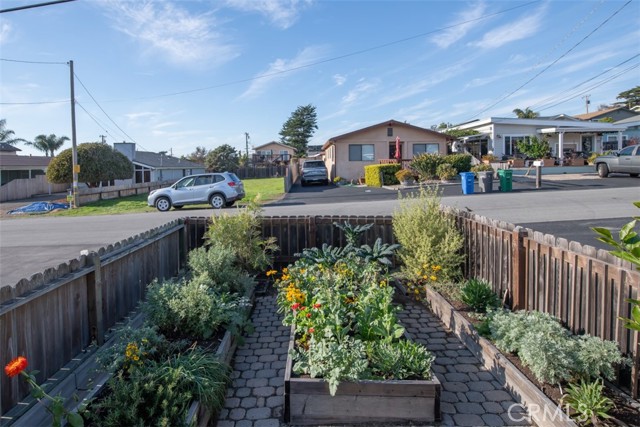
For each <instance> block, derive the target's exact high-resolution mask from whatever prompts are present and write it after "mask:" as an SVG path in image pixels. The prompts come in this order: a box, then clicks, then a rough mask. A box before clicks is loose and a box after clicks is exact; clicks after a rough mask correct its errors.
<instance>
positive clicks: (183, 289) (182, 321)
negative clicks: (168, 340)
mask: <svg viewBox="0 0 640 427" xmlns="http://www.w3.org/2000/svg"><path fill="white" fill-rule="evenodd" d="M248 304H249V303H248V301H247V300H246V298H243V297H240V296H238V295H232V294H229V293H217V292H215V291H214V290H213V289H212V288H211V287H209V286H208V285H207V284H206V283H202V281H201V280H199V279H198V278H196V279H194V280H190V281H185V280H182V281H171V280H170V281H167V282H163V283H159V282H157V281H154V282H153V283H151V284H150V285H149V287H148V290H147V301H146V302H145V303H144V304H143V311H144V312H145V313H146V315H147V317H148V319H149V322H150V323H152V324H153V325H156V326H157V327H158V329H159V330H160V331H161V332H162V333H163V334H165V335H167V336H169V337H189V338H195V339H207V338H210V337H211V336H212V335H213V334H214V332H216V331H217V330H218V328H220V326H221V325H224V324H230V323H232V322H231V321H232V320H234V319H238V317H237V316H238V313H241V312H242V309H243V308H244V307H246V306H247V305H248Z"/></svg>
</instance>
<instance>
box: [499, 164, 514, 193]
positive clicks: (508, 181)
mask: <svg viewBox="0 0 640 427" xmlns="http://www.w3.org/2000/svg"><path fill="white" fill-rule="evenodd" d="M498 177H499V178H500V191H511V188H512V187H513V171H512V170H511V169H498Z"/></svg>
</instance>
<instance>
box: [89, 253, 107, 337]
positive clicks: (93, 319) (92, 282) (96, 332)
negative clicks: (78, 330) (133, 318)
mask: <svg viewBox="0 0 640 427" xmlns="http://www.w3.org/2000/svg"><path fill="white" fill-rule="evenodd" d="M87 258H88V260H89V263H90V264H91V265H93V267H94V272H93V273H92V274H89V275H87V306H88V307H87V308H88V311H89V330H90V331H91V338H92V340H95V341H96V343H97V344H98V345H102V344H104V320H103V316H102V272H101V267H100V266H101V262H100V255H98V254H97V253H96V252H91V253H90V254H89V256H88V257H87Z"/></svg>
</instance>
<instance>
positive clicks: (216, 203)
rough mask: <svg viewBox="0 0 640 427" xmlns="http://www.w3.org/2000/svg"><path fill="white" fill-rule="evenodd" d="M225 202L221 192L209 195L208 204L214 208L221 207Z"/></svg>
mask: <svg viewBox="0 0 640 427" xmlns="http://www.w3.org/2000/svg"><path fill="white" fill-rule="evenodd" d="M226 203H227V201H226V200H225V199H224V196H223V195H222V194H218V193H216V194H213V195H212V196H211V197H209V204H210V205H211V207H212V208H214V209H221V208H222V207H223V206H224V205H225V204H226Z"/></svg>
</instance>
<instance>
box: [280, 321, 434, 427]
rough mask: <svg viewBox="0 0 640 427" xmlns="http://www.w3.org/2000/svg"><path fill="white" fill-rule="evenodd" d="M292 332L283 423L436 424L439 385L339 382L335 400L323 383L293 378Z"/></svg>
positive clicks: (326, 385)
mask: <svg viewBox="0 0 640 427" xmlns="http://www.w3.org/2000/svg"><path fill="white" fill-rule="evenodd" d="M293 345H294V336H293V328H292V334H291V339H290V340H289V356H288V357H287V365H286V370H285V377H284V421H285V422H287V423H290V424H293V425H320V424H324V425H326V424H372V423H398V422H402V423H410V422H421V423H424V422H428V423H432V422H436V421H439V420H440V388H441V387H440V382H439V381H438V379H437V378H436V376H435V375H433V374H432V380H429V381H426V380H406V381H405V380H400V381H374V380H363V381H356V382H341V383H340V385H339V386H338V391H337V392H336V395H335V396H331V395H330V394H329V385H328V383H327V382H326V381H324V380H322V379H317V378H298V377H292V376H291V374H292V368H293V360H292V359H291V350H292V349H293Z"/></svg>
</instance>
